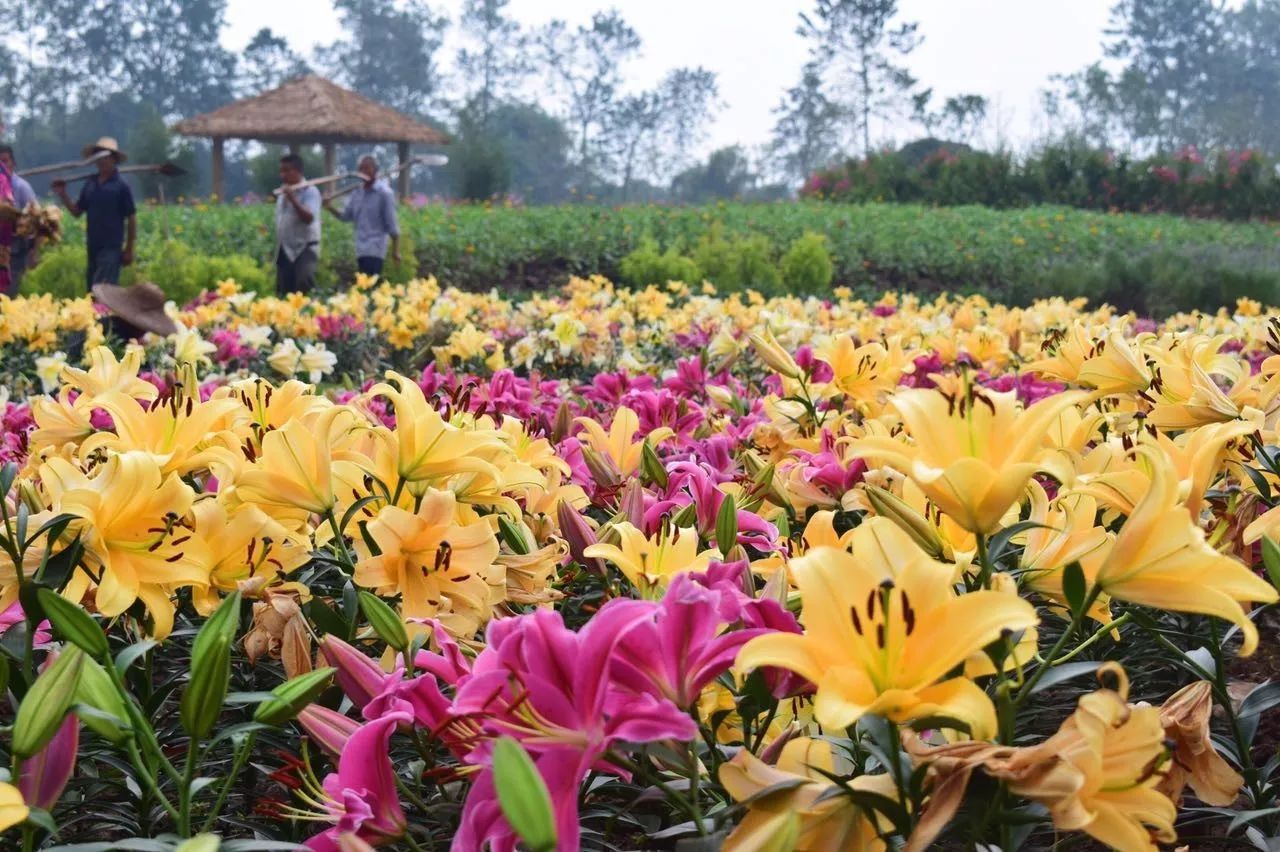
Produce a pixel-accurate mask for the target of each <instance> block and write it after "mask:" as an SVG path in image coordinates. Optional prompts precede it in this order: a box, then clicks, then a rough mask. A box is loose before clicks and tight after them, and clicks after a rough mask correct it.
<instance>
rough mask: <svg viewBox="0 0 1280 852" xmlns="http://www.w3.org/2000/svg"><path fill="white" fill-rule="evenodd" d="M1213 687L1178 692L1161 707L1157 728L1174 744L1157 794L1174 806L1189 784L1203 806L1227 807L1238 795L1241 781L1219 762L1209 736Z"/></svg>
mask: <svg viewBox="0 0 1280 852" xmlns="http://www.w3.org/2000/svg"><path fill="white" fill-rule="evenodd" d="M1212 713H1213V686H1212V685H1211V684H1210V683H1209V682H1208V681H1204V680H1198V681H1196V682H1195V683H1191V684H1188V685H1186V686H1184V687H1183V688H1182V689H1179V690H1178V691H1177V692H1175V693H1174V694H1173V695H1171V696H1169V698H1168V699H1167V700H1166V701H1165V702H1164V704H1163V705H1161V707H1160V724H1161V725H1163V726H1164V732H1165V736H1166V737H1168V738H1169V739H1170V740H1172V741H1173V762H1172V763H1171V764H1170V765H1169V768H1168V771H1167V772H1166V773H1165V776H1164V780H1163V781H1161V782H1160V785H1159V790H1160V791H1161V792H1162V793H1164V794H1165V795H1167V796H1168V797H1169V798H1170V799H1172V800H1173V801H1174V802H1177V801H1178V800H1179V799H1181V798H1182V790H1183V788H1184V787H1186V786H1187V785H1188V784H1189V785H1191V789H1192V790H1194V791H1195V794H1196V796H1197V797H1198V798H1199V799H1200V801H1202V802H1204V803H1205V804H1206V805H1216V806H1218V807H1222V808H1225V807H1228V806H1229V805H1230V804H1231V803H1232V802H1234V801H1235V800H1236V796H1238V795H1240V788H1241V787H1242V786H1243V785H1244V778H1243V777H1242V776H1241V775H1240V773H1239V772H1236V771H1235V770H1234V769H1232V768H1231V765H1230V764H1229V763H1227V762H1226V761H1225V760H1223V759H1222V755H1220V754H1218V750H1217V749H1216V748H1215V747H1214V745H1213V738H1212V737H1211V736H1210V734H1209V717H1210V716H1211V715H1212Z"/></svg>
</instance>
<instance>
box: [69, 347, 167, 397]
mask: <svg viewBox="0 0 1280 852" xmlns="http://www.w3.org/2000/svg"><path fill="white" fill-rule="evenodd" d="M144 354H145V353H144V351H143V349H142V347H141V346H129V347H128V348H126V349H125V351H124V357H123V358H121V359H119V360H117V359H116V355H115V353H114V352H112V351H111V348H110V347H108V346H95V347H94V348H93V349H91V350H89V352H88V353H87V355H86V357H87V359H88V361H89V369H88V370H80V369H77V368H75V367H70V366H67V367H63V368H62V375H61V378H62V383H63V384H64V385H66V386H68V387H72V388H75V389H76V390H78V391H80V392H81V393H83V394H84V395H86V396H88V397H89V398H90V399H92V398H94V397H98V396H101V395H102V394H105V393H109V392H116V393H122V394H124V395H125V396H131V397H133V398H134V399H140V400H145V401H147V402H150V401H152V400H154V399H155V398H156V397H158V396H159V395H160V390H159V388H157V387H156V386H155V385H153V384H151V382H148V381H146V380H145V379H140V378H138V371H139V370H141V369H142V359H143V356H144Z"/></svg>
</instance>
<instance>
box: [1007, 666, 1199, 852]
mask: <svg viewBox="0 0 1280 852" xmlns="http://www.w3.org/2000/svg"><path fill="white" fill-rule="evenodd" d="M1104 670H1107V671H1110V672H1111V673H1112V674H1113V675H1114V676H1115V677H1117V678H1118V679H1119V681H1120V688H1119V690H1110V689H1100V690H1097V691H1096V692H1093V693H1090V694H1089V695H1086V696H1084V697H1083V698H1081V699H1080V703H1079V705H1078V707H1077V708H1076V711H1075V713H1073V714H1072V715H1071V716H1070V717H1068V719H1067V720H1066V721H1065V722H1063V723H1062V727H1061V728H1059V729H1058V732H1057V733H1056V734H1054V735H1053V736H1052V737H1050V738H1049V739H1047V740H1045V741H1044V742H1043V743H1041V744H1040V745H1038V746H1035V747H1034V748H1030V749H1025V750H1020V751H1019V752H1018V753H1017V754H1016V755H1015V756H1014V757H1013V758H1012V759H1010V761H1009V763H1008V766H1007V767H1006V768H1005V770H1004V771H1003V772H998V773H996V774H997V776H998V777H1004V778H1007V779H1008V784H1009V789H1010V791H1012V792H1013V793H1015V794H1017V795H1020V796H1026V797H1027V798H1029V799H1031V800H1033V801H1037V802H1040V803H1041V804H1043V805H1045V806H1046V807H1047V808H1048V809H1049V814H1050V815H1051V816H1052V817H1053V824H1054V825H1055V826H1057V828H1059V829H1061V830H1063V831H1083V832H1085V833H1086V834H1088V835H1089V836H1091V837H1093V838H1094V839H1096V840H1098V841H1100V842H1102V843H1104V844H1106V845H1107V846H1110V847H1111V848H1113V849H1120V850H1126V852H1127V850H1153V852H1154V850H1155V849H1156V848H1157V847H1156V844H1155V843H1154V842H1153V840H1152V838H1153V837H1154V838H1155V840H1159V841H1160V842H1161V843H1171V842H1173V841H1174V840H1175V839H1176V837H1177V835H1176V833H1175V832H1174V829H1173V820H1174V818H1175V817H1176V816H1177V810H1176V809H1175V808H1174V806H1173V802H1171V801H1170V800H1169V798H1168V797H1167V796H1165V795H1164V794H1163V793H1161V792H1160V791H1159V790H1158V789H1157V786H1158V784H1159V782H1160V775H1159V774H1158V770H1159V768H1160V766H1161V764H1163V763H1164V762H1165V761H1166V759H1167V758H1166V754H1165V746H1164V729H1163V728H1162V727H1161V725H1160V711H1159V710H1157V709H1156V708H1154V707H1133V706H1130V705H1129V704H1127V703H1126V700H1127V698H1128V681H1127V679H1126V678H1125V677H1124V673H1123V671H1122V670H1121V669H1120V667H1119V666H1117V665H1115V664H1108V665H1106V666H1105V667H1104Z"/></svg>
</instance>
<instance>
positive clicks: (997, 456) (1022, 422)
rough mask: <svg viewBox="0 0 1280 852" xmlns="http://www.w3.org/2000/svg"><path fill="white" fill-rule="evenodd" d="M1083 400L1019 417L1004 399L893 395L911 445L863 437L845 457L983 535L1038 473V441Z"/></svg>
mask: <svg viewBox="0 0 1280 852" xmlns="http://www.w3.org/2000/svg"><path fill="white" fill-rule="evenodd" d="M1083 398H1084V394H1083V393H1081V392H1070V391H1068V392H1065V393H1060V394H1057V395H1055V396H1052V397H1049V398H1047V399H1043V400H1041V401H1040V402H1037V403H1036V404H1034V405H1032V406H1031V407H1030V408H1027V409H1025V410H1022V409H1021V408H1020V407H1019V405H1018V402H1017V396H1016V395H1015V394H1014V393H1012V392H1011V393H994V392H991V391H986V390H982V389H980V388H974V387H970V388H969V389H968V390H967V391H966V392H964V393H962V394H961V395H960V396H959V397H956V396H948V395H946V394H943V393H942V392H940V391H938V390H923V389H912V390H905V391H899V392H898V393H897V394H895V395H894V396H893V397H891V398H890V405H891V406H893V407H894V408H895V409H897V411H898V413H899V414H900V415H901V416H902V420H903V424H904V425H905V426H906V431H907V433H908V434H909V435H910V437H911V439H912V441H913V443H912V444H907V443H905V442H904V441H901V440H899V439H895V438H881V437H868V438H862V439H859V440H854V441H853V442H852V452H853V453H854V454H856V455H861V456H867V457H872V458H875V459H881V460H883V461H885V462H887V463H888V464H889V465H890V466H892V467H894V468H896V469H898V470H900V471H901V472H902V473H905V474H906V475H907V476H909V477H910V478H911V480H912V481H913V482H915V484H916V485H918V486H919V487H920V490H921V491H923V492H924V494H925V496H926V497H928V498H929V500H930V501H932V502H933V504H934V505H936V506H937V507H938V508H939V509H941V510H942V511H943V512H945V513H947V514H948V515H950V516H951V518H952V519H953V520H955V521H956V523H958V524H960V525H961V526H962V527H964V528H965V529H967V530H969V531H970V532H973V533H981V534H988V533H991V532H994V531H995V530H996V529H997V528H998V527H999V525H1000V521H1001V518H1002V517H1003V516H1004V514H1005V512H1007V511H1008V510H1009V507H1010V506H1012V505H1013V504H1015V503H1016V502H1018V500H1019V499H1021V497H1022V493H1023V491H1024V489H1025V488H1026V486H1027V481H1028V480H1029V479H1030V478H1031V476H1032V474H1034V473H1036V472H1037V471H1039V470H1040V469H1041V468H1042V464H1041V461H1040V459H1041V456H1042V455H1043V449H1044V447H1043V443H1044V439H1045V435H1046V434H1047V433H1048V432H1049V429H1050V428H1051V427H1052V426H1053V425H1054V422H1055V420H1056V419H1057V417H1058V415H1059V414H1060V413H1061V412H1062V411H1063V410H1064V409H1066V408H1069V407H1071V406H1073V405H1076V404H1077V403H1078V402H1080V401H1081V400H1082V399H1083Z"/></svg>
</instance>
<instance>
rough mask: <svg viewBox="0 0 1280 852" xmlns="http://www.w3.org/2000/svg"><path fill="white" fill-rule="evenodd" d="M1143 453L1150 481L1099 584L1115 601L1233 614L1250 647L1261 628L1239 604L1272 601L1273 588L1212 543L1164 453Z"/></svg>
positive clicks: (1142, 449) (1147, 450) (1228, 616)
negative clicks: (1187, 503) (1183, 496)
mask: <svg viewBox="0 0 1280 852" xmlns="http://www.w3.org/2000/svg"><path fill="white" fill-rule="evenodd" d="M1138 453H1139V454H1141V457H1142V459H1143V460H1144V461H1145V462H1146V464H1147V465H1148V466H1149V467H1150V469H1151V487H1150V488H1149V489H1148V491H1147V493H1146V495H1145V496H1144V497H1143V498H1142V499H1141V500H1140V501H1139V502H1138V504H1137V505H1136V506H1135V507H1134V509H1133V513H1132V514H1131V515H1129V517H1128V519H1126V520H1125V522H1124V525H1123V526H1122V527H1121V528H1120V532H1119V533H1118V534H1117V535H1116V539H1115V543H1114V544H1113V545H1112V547H1111V550H1110V552H1109V553H1108V554H1107V557H1106V559H1105V560H1103V562H1102V565H1101V567H1099V569H1098V576H1097V584H1098V585H1099V586H1100V587H1101V588H1102V590H1103V591H1105V592H1106V593H1107V594H1109V595H1111V597H1113V598H1116V599H1118V600H1125V601H1130V602H1131V603H1137V604H1142V605H1143V606H1150V607H1155V608H1156V609H1167V610H1173V611H1175V612H1194V613H1199V614H1201V615H1211V616H1216V617H1218V618H1223V619H1226V620H1227V621H1231V622H1233V623H1235V624H1236V625H1238V626H1239V627H1240V632H1241V634H1242V635H1243V637H1244V642H1243V645H1242V647H1241V649H1240V653H1241V654H1243V655H1245V656H1247V655H1249V654H1252V653H1253V651H1254V649H1255V648H1256V647H1257V645H1258V629H1257V627H1255V626H1254V624H1253V621H1252V620H1251V619H1250V618H1249V616H1248V615H1247V614H1246V613H1245V611H1244V609H1242V608H1241V606H1240V604H1241V602H1249V601H1255V602H1259V603H1274V602H1275V601H1276V600H1277V597H1278V596H1277V593H1276V590H1275V589H1274V588H1273V587H1272V586H1271V585H1270V584H1269V583H1267V582H1266V581H1265V580H1263V579H1262V578H1261V577H1258V576H1257V575H1256V574H1254V573H1253V572H1252V571H1250V570H1249V569H1248V568H1246V567H1245V566H1244V565H1242V564H1241V563H1239V562H1237V561H1236V560H1235V559H1232V558H1231V557H1229V556H1223V555H1222V554H1220V553H1218V552H1217V551H1216V550H1214V549H1213V548H1212V547H1210V546H1209V544H1208V542H1206V541H1205V536H1204V532H1203V531H1202V530H1201V529H1200V528H1199V527H1198V526H1196V525H1195V524H1194V523H1192V521H1191V519H1190V518H1188V517H1187V510H1186V507H1185V506H1183V505H1182V504H1181V503H1180V502H1179V500H1178V480H1177V477H1176V474H1175V472H1174V471H1173V469H1172V465H1171V464H1170V462H1169V460H1168V459H1167V458H1166V457H1165V455H1164V453H1163V452H1161V451H1160V450H1159V449H1157V448H1155V447H1150V446H1143V447H1139V448H1138Z"/></svg>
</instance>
